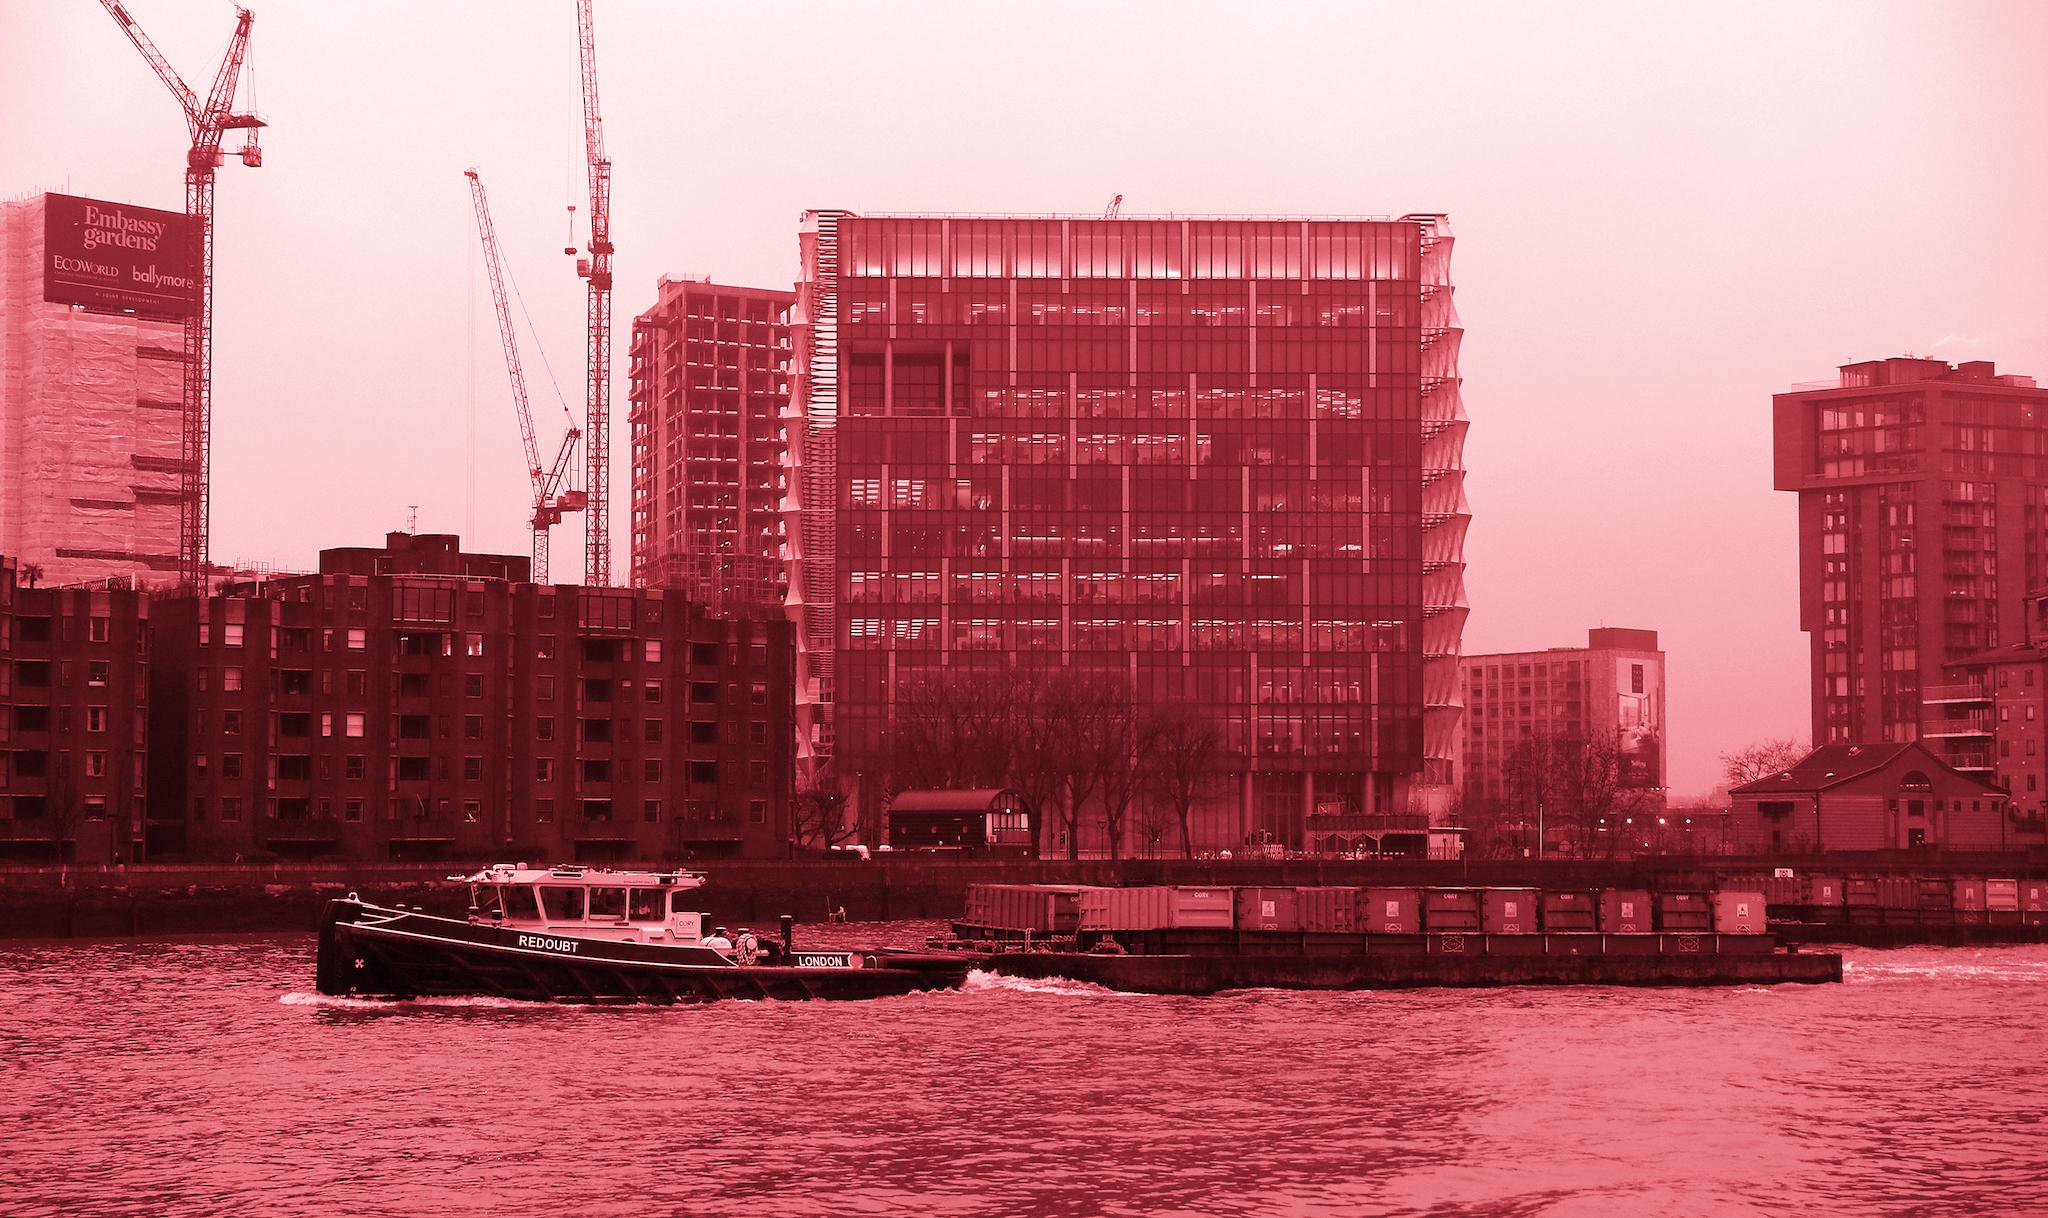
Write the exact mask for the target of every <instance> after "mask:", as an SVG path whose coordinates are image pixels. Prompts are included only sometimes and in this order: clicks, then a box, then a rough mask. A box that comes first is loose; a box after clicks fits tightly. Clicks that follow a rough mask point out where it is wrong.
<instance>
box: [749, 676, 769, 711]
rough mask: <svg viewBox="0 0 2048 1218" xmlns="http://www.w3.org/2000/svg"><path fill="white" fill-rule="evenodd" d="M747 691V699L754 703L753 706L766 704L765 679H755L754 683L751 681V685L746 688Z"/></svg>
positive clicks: (766, 688)
mask: <svg viewBox="0 0 2048 1218" xmlns="http://www.w3.org/2000/svg"><path fill="white" fill-rule="evenodd" d="M747 693H748V700H749V701H751V702H752V703H753V704H754V705H755V706H766V705H768V683H767V682H765V681H756V682H754V683H753V684H752V685H751V686H749V687H748V689H747Z"/></svg>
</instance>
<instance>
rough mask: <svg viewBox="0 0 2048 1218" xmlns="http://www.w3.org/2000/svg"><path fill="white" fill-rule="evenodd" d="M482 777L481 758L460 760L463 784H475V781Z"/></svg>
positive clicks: (482, 763) (482, 761)
mask: <svg viewBox="0 0 2048 1218" xmlns="http://www.w3.org/2000/svg"><path fill="white" fill-rule="evenodd" d="M483 776H484V759H483V758H481V757H464V758H463V759H462V780H463V781H464V782H475V781H477V780H478V779H480V778H482V777H483Z"/></svg>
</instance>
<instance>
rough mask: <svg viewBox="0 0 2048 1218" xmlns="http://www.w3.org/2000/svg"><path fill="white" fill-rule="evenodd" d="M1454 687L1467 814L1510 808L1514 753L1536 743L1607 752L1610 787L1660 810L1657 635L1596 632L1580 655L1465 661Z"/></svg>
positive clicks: (1660, 657)
mask: <svg viewBox="0 0 2048 1218" xmlns="http://www.w3.org/2000/svg"><path fill="white" fill-rule="evenodd" d="M1459 683H1460V685H1461V686H1462V688H1463V691H1464V702H1465V718H1464V721H1463V724H1462V726H1461V729H1460V732H1459V738H1460V741H1461V747H1460V749H1459V758H1460V764H1459V773H1460V777H1461V779H1462V782H1461V789H1462V791H1463V792H1464V796H1465V800H1466V802H1467V803H1468V804H1471V803H1478V802H1486V803H1493V804H1498V803H1501V802H1502V801H1507V800H1510V799H1511V798H1512V797H1513V795H1514V789H1513V788H1514V785H1515V784H1514V777H1513V774H1512V773H1511V771H1512V768H1513V765H1514V758H1515V751H1516V749H1517V748H1518V747H1519V746H1521V745H1523V744H1524V743H1526V742H1528V741H1531V740H1537V739H1552V740H1556V739H1565V740H1573V741H1579V742H1589V743H1590V742H1598V743H1600V744H1601V745H1603V746H1604V745H1611V746H1613V748H1614V753H1615V764H1616V768H1617V777H1618V781H1619V785H1620V786H1622V787H1623V788H1625V789H1627V790H1630V791H1637V792H1644V793H1647V794H1651V795H1653V796H1654V797H1655V798H1656V802H1658V803H1660V804H1661V802H1662V798H1663V794H1664V789H1665V773H1666V771H1665V757H1666V753H1667V746H1666V741H1665V718H1664V653H1663V652H1662V651H1660V650H1659V649H1658V647H1657V632H1656V631H1654V630H1625V629H1619V628H1608V627H1596V628H1594V629H1592V630H1588V631H1587V632H1586V645H1585V646H1584V647H1552V648H1550V649H1549V650H1547V651H1520V652H1505V653H1502V654H1499V655H1472V656H1466V657H1464V658H1463V659H1462V660H1461V661H1460V662H1459Z"/></svg>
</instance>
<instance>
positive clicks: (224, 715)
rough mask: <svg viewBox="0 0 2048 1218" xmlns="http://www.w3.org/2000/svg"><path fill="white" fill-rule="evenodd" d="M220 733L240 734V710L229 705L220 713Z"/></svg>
mask: <svg viewBox="0 0 2048 1218" xmlns="http://www.w3.org/2000/svg"><path fill="white" fill-rule="evenodd" d="M220 734H221V735H223V736H239V735H241V734H242V712H241V711H238V710H235V709H234V708H232V707H230V708H228V709H227V710H224V711H222V712H221V713H220Z"/></svg>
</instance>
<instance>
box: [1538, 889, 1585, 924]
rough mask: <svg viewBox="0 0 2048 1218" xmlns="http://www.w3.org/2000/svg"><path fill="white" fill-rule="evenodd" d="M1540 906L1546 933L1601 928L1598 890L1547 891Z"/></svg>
mask: <svg viewBox="0 0 2048 1218" xmlns="http://www.w3.org/2000/svg"><path fill="white" fill-rule="evenodd" d="M1540 907H1541V909H1542V912H1543V931H1544V933H1545V934H1551V933H1554V932H1558V931H1589V930H1598V929H1600V894H1599V893H1597V892H1562V891H1561V892H1550V891H1545V892H1544V894H1543V899H1542V903H1541V906H1540Z"/></svg>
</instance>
